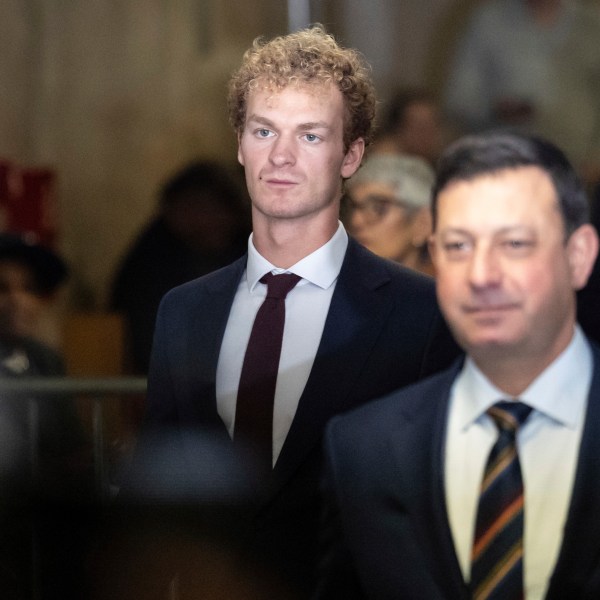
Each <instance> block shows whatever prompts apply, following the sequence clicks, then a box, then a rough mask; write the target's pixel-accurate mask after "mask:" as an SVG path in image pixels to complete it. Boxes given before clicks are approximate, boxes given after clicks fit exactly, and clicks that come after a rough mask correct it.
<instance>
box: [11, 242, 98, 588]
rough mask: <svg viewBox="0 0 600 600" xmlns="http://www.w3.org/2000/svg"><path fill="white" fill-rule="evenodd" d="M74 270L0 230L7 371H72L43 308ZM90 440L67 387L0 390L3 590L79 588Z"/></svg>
mask: <svg viewBox="0 0 600 600" xmlns="http://www.w3.org/2000/svg"><path fill="white" fill-rule="evenodd" d="M66 277H67V267H66V265H65V263H64V261H63V260H62V258H60V257H59V256H58V255H57V254H56V253H54V252H53V251H52V250H50V249H48V248H45V247H43V246H41V245H39V244H37V243H34V242H31V241H29V240H28V238H26V237H25V236H23V237H22V236H18V235H13V234H0V378H2V379H5V378H20V379H23V380H24V381H25V380H26V379H27V378H28V377H59V376H64V375H65V368H64V363H63V359H62V357H61V355H60V354H59V353H58V352H57V351H56V350H55V349H53V348H51V347H49V346H48V345H47V344H45V343H43V342H42V341H40V333H39V325H40V322H39V320H40V317H41V315H42V312H43V311H44V309H45V308H46V307H47V306H48V305H49V304H50V303H51V302H52V300H53V299H54V296H55V294H56V292H57V290H58V288H59V287H60V285H61V284H62V283H63V282H64V281H65V279H66ZM89 466H90V461H89V446H88V444H87V440H86V437H85V435H84V433H83V428H82V425H81V422H80V420H79V417H78V414H77V410H76V407H75V405H74V403H73V402H72V401H71V399H69V398H63V397H55V396H52V397H39V398H38V397H32V396H25V397H23V396H16V397H11V396H10V395H8V394H6V393H5V394H3V395H2V397H1V398H0V489H1V490H2V491H1V501H0V532H1V533H2V535H0V593H1V595H2V598H19V599H20V598H31V597H34V596H33V594H34V592H35V591H36V590H37V592H39V593H41V594H42V597H43V598H45V599H46V598H77V597H78V596H79V595H80V586H81V583H82V579H81V576H82V571H81V569H80V567H81V565H80V564H79V563H78V558H79V556H80V552H79V551H80V550H81V548H82V547H83V546H82V544H83V531H84V530H83V521H81V520H80V519H79V517H80V516H81V515H82V514H83V513H78V512H77V511H76V510H74V508H75V507H83V506H84V505H85V502H86V501H87V500H89V495H88V494H89V493H90V492H91V477H90V474H91V472H90V469H89Z"/></svg>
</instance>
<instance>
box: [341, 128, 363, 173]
mask: <svg viewBox="0 0 600 600" xmlns="http://www.w3.org/2000/svg"><path fill="white" fill-rule="evenodd" d="M364 152H365V141H364V140H363V139H362V138H358V139H356V140H354V141H353V142H352V143H351V144H350V147H349V148H348V152H346V156H344V162H343V163H342V171H341V175H342V177H343V178H344V179H348V177H352V175H354V173H356V171H357V169H358V167H360V161H361V160H362V157H363V154H364Z"/></svg>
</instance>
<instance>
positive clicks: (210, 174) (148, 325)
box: [110, 161, 250, 374]
mask: <svg viewBox="0 0 600 600" xmlns="http://www.w3.org/2000/svg"><path fill="white" fill-rule="evenodd" d="M241 190H242V187H241V183H240V184H239V185H238V182H237V180H236V174H235V173H234V172H230V171H229V170H228V169H227V168H226V167H224V166H223V165H221V164H219V163H216V162H211V161H203V162H195V163H192V164H190V165H188V166H187V167H185V168H184V169H183V170H181V171H179V172H178V173H176V174H175V176H174V177H173V178H172V179H170V180H169V181H168V182H167V183H166V184H165V186H164V187H163V189H162V191H161V195H160V204H159V207H158V214H157V215H156V216H155V217H154V218H153V219H152V220H151V221H150V223H149V224H148V225H147V226H146V227H145V228H144V229H143V230H142V232H141V233H140V235H139V236H138V238H137V239H136V241H135V242H134V244H133V246H132V247H131V249H130V250H129V252H128V253H127V255H126V256H125V258H124V259H123V261H122V263H121V265H120V266H119V269H118V271H117V274H116V277H115V280H114V284H113V289H112V294H111V300H110V304H111V309H112V310H115V311H119V312H122V313H123V314H124V315H125V317H126V320H127V324H128V328H129V335H130V343H131V353H132V363H133V364H132V366H133V370H134V372H135V373H138V374H146V372H147V371H148V362H149V359H150V350H151V346H152V333H153V331H154V321H155V320H156V312H157V310H158V304H159V303H160V300H161V298H162V297H163V296H164V294H165V293H166V292H168V291H169V290H170V289H171V288H173V287H175V286H177V285H180V284H182V283H185V282H186V281H189V280H191V279H195V278H196V277H200V276H201V275H204V274H206V273H210V272H211V271H214V270H216V269H218V268H220V267H222V266H224V265H227V264H229V263H230V262H232V261H233V260H235V259H236V258H239V257H240V256H242V254H244V252H245V251H246V244H247V239H248V235H249V234H250V225H249V214H248V209H247V204H246V203H245V201H244V196H243V194H242V191H241Z"/></svg>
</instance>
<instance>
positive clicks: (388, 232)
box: [345, 154, 435, 275]
mask: <svg viewBox="0 0 600 600" xmlns="http://www.w3.org/2000/svg"><path fill="white" fill-rule="evenodd" d="M434 177H435V174H434V171H433V169H432V168H431V167H430V166H429V165H428V164H427V163H426V162H425V161H424V160H422V159H420V158H418V157H416V156H407V155H400V154H373V155H371V156H370V157H369V159H368V160H367V161H366V162H365V164H364V165H363V166H362V167H361V168H360V169H359V170H358V171H357V172H356V173H355V174H354V175H353V176H352V177H351V178H350V179H349V180H348V182H347V183H346V194H347V198H346V206H345V209H346V211H347V212H346V217H345V218H346V222H347V224H348V226H349V229H350V233H351V234H352V235H353V236H354V237H355V238H356V239H357V240H358V241H359V242H360V243H361V244H363V245H364V246H366V247H367V248H368V249H369V250H371V252H374V253H375V254H378V255H379V256H382V257H383V258H389V259H391V260H395V261H396V262H399V263H401V264H403V265H404V266H406V267H410V268H411V269H415V270H417V271H421V272H423V273H426V274H427V275H433V266H432V263H431V259H430V257H429V251H428V248H427V240H428V238H429V235H430V234H431V212H430V209H429V200H430V196H431V188H432V186H433V182H434Z"/></svg>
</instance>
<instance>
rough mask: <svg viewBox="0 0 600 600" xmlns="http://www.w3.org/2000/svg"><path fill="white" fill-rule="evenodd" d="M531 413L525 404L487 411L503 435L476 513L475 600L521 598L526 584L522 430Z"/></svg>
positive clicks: (504, 404) (500, 404) (502, 405)
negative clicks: (519, 441)
mask: <svg viewBox="0 0 600 600" xmlns="http://www.w3.org/2000/svg"><path fill="white" fill-rule="evenodd" d="M530 412H531V407H529V406H527V405H525V404H523V403H522V402H498V403H496V404H495V405H494V406H492V407H491V408H490V409H489V410H488V415H490V417H492V419H494V422H495V423H496V426H497V427H498V431H499V435H498V439H497V440H496V443H495V444H494V446H493V448H492V450H491V452H490V456H489V458H488V461H487V464H486V467H485V472H484V476H483V482H482V484H481V491H480V497H479V506H478V509H477V521H476V525H475V539H474V541H473V552H472V556H471V591H472V597H473V599H474V600H488V599H489V600H512V599H515V600H517V599H519V600H521V599H522V598H523V597H524V584H523V479H522V477H521V466H520V464H519V457H518V455H517V447H516V443H515V437H516V433H517V430H518V429H519V427H520V426H521V425H523V423H524V422H525V420H526V419H527V417H528V416H529V413H530Z"/></svg>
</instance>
